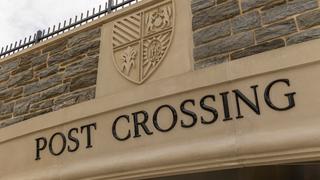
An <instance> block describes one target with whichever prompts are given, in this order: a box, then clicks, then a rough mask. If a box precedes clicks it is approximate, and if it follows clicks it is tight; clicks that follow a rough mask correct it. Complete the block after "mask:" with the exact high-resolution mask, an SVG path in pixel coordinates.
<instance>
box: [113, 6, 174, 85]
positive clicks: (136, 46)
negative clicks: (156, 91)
mask: <svg viewBox="0 0 320 180" xmlns="http://www.w3.org/2000/svg"><path fill="white" fill-rule="evenodd" d="M173 25H174V9H173V4H172V2H171V1H165V2H164V3H162V4H160V5H157V6H155V7H151V8H149V9H147V10H143V11H141V12H137V13H134V14H131V15H128V16H126V17H124V18H122V19H120V20H117V21H115V22H114V25H113V38H112V45H113V61H114V64H115V66H116V68H117V70H118V71H119V72H120V73H121V74H122V75H123V76H124V77H125V78H127V79H128V80H130V81H132V82H134V83H137V84H141V83H143V82H144V81H145V80H146V79H148V77H150V75H151V74H152V73H153V72H154V71H155V70H156V69H157V68H158V67H159V65H160V64H161V62H162V61H163V59H164V58H165V56H166V54H167V51H168V49H169V46H170V43H171V39H172V35H173Z"/></svg>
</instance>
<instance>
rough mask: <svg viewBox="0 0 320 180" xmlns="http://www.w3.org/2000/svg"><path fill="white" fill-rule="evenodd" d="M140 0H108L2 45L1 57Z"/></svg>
mask: <svg viewBox="0 0 320 180" xmlns="http://www.w3.org/2000/svg"><path fill="white" fill-rule="evenodd" d="M139 1H141V0H108V2H106V3H105V5H104V7H103V6H102V5H100V6H99V7H98V9H96V8H93V9H92V11H91V12H90V11H89V10H88V11H87V12H86V14H84V13H81V15H80V17H79V18H78V16H75V17H74V19H73V18H70V19H69V22H67V20H65V21H64V22H63V23H59V24H58V25H57V26H56V25H54V26H53V27H52V28H51V27H49V28H48V29H47V30H46V29H44V30H39V31H37V32H36V33H35V34H34V35H31V36H29V37H26V38H24V39H21V40H20V41H16V42H15V43H11V44H10V45H7V46H5V47H2V48H1V51H0V59H2V58H4V57H7V56H9V55H11V54H14V53H17V52H19V51H21V50H23V49H26V48H28V47H31V46H33V45H35V44H37V43H39V42H41V41H45V40H47V39H50V38H52V37H54V36H57V35H58V34H62V33H64V32H67V31H69V30H71V29H74V28H76V27H79V26H81V25H84V24H86V23H88V22H91V21H93V20H95V19H97V18H100V17H103V16H106V15H107V14H110V13H112V12H114V11H117V10H119V9H122V8H124V7H127V6H129V5H131V4H135V3H137V2H139ZM96 10H97V11H96Z"/></svg>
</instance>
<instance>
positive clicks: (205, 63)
mask: <svg viewBox="0 0 320 180" xmlns="http://www.w3.org/2000/svg"><path fill="white" fill-rule="evenodd" d="M228 60H229V55H228V54H227V55H219V56H214V57H210V58H207V59H205V60H202V61H199V62H197V63H195V65H194V69H195V70H199V69H203V68H206V67H209V66H213V65H217V64H221V63H225V62H227V61H228Z"/></svg>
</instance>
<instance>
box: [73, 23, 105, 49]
mask: <svg viewBox="0 0 320 180" xmlns="http://www.w3.org/2000/svg"><path fill="white" fill-rule="evenodd" d="M100 36H101V28H100V27H98V28H95V29H92V30H89V31H85V32H81V33H80V34H77V35H75V36H73V37H71V38H70V39H69V40H68V47H73V46H78V45H79V44H86V43H88V42H89V41H92V40H94V39H97V38H99V37H100Z"/></svg>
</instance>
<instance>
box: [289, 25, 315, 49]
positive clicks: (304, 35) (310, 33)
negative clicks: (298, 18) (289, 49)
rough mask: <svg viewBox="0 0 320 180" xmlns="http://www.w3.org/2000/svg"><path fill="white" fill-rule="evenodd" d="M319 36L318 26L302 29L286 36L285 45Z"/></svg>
mask: <svg viewBox="0 0 320 180" xmlns="http://www.w3.org/2000/svg"><path fill="white" fill-rule="evenodd" d="M319 38H320V28H317V29H310V30H306V31H302V32H300V33H297V34H293V35H292V36H289V37H288V38H287V45H292V44H298V43H301V42H305V41H310V40H314V39H319Z"/></svg>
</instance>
